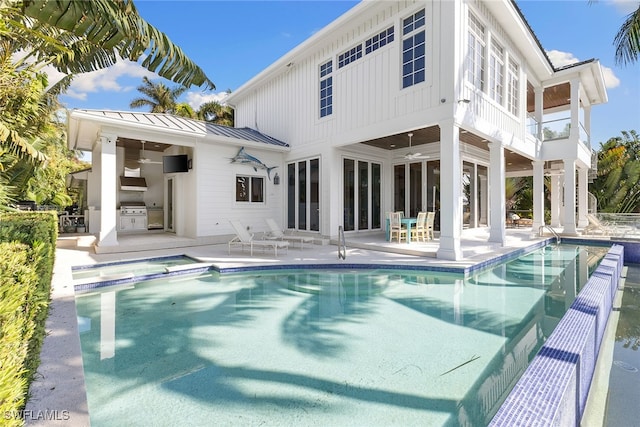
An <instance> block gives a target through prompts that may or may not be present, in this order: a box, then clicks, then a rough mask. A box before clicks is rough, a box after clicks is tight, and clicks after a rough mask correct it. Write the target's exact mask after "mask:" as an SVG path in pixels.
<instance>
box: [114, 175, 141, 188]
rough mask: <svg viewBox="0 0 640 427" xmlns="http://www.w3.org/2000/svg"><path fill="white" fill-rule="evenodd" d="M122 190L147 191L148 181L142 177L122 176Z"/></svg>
mask: <svg viewBox="0 0 640 427" xmlns="http://www.w3.org/2000/svg"><path fill="white" fill-rule="evenodd" d="M120 190H122V191H147V180H146V179H144V178H142V177H135V176H121V177H120Z"/></svg>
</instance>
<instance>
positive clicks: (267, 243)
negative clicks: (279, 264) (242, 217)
mask: <svg viewBox="0 0 640 427" xmlns="http://www.w3.org/2000/svg"><path fill="white" fill-rule="evenodd" d="M229 222H230V223H231V226H232V227H233V229H234V230H235V232H236V237H234V238H233V239H231V240H229V253H231V246H240V247H241V248H242V250H243V251H244V247H245V246H249V248H250V251H251V252H250V253H251V256H253V248H254V247H255V248H262V249H263V250H266V249H268V248H272V249H273V251H274V254H275V255H276V256H278V249H282V248H284V249H288V248H289V242H287V241H282V240H255V239H254V238H253V234H251V233H249V231H248V230H247V229H246V227H245V226H244V225H242V223H240V221H237V220H229Z"/></svg>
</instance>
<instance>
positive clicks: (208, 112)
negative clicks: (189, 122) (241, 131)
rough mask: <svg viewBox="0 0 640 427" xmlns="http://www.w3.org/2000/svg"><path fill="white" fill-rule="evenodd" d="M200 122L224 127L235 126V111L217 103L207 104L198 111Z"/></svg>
mask: <svg viewBox="0 0 640 427" xmlns="http://www.w3.org/2000/svg"><path fill="white" fill-rule="evenodd" d="M196 114H197V116H198V118H199V119H200V120H204V121H206V122H211V123H215V124H218V125H223V126H233V109H232V108H231V107H229V106H228V105H222V104H220V103H219V102H217V101H211V102H205V103H204V104H202V105H201V106H200V108H199V109H198V111H197V113H196Z"/></svg>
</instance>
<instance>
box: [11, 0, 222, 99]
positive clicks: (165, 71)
mask: <svg viewBox="0 0 640 427" xmlns="http://www.w3.org/2000/svg"><path fill="white" fill-rule="evenodd" d="M0 15H1V16H2V18H3V22H4V24H3V25H2V26H1V27H0V34H2V35H3V37H11V39H12V40H13V41H14V42H15V43H17V44H18V47H20V48H22V49H23V50H24V51H25V52H26V53H27V54H28V55H29V56H30V57H32V58H34V59H35V60H36V62H38V63H42V64H44V63H47V64H51V65H53V66H54V67H56V68H57V69H58V70H59V71H61V72H63V73H65V74H78V73H84V72H88V71H95V70H99V69H102V68H106V67H109V66H111V65H113V64H115V63H116V62H117V61H118V60H120V58H123V59H129V60H131V61H135V62H137V61H138V60H139V59H141V58H142V57H143V56H144V59H143V60H142V64H141V65H142V67H144V68H146V69H148V70H149V71H153V72H156V73H157V74H158V75H159V76H161V77H164V78H166V79H168V80H171V81H173V82H175V83H178V84H180V85H182V86H185V87H190V86H192V85H195V86H203V85H204V86H205V87H206V88H209V89H214V88H215V85H214V84H213V82H212V81H211V80H209V78H208V77H207V76H206V74H205V73H204V71H202V69H200V67H198V66H197V65H196V64H195V63H194V62H193V61H191V60H190V59H189V58H188V57H187V56H186V55H185V54H184V52H183V51H182V49H180V47H178V46H176V45H174V44H173V43H172V42H171V41H170V40H169V38H168V37H167V36H166V35H165V34H164V33H162V32H161V31H159V30H157V29H156V28H154V27H153V26H152V25H150V24H149V23H148V22H146V21H145V20H144V19H142V17H140V15H139V14H138V11H137V9H136V8H135V6H134V4H133V1H132V0H117V1H116V0H92V1H82V0H56V1H47V0H0Z"/></svg>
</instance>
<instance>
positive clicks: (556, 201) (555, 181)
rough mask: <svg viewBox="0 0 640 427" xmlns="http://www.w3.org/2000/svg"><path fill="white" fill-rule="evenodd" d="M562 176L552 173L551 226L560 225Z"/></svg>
mask: <svg viewBox="0 0 640 427" xmlns="http://www.w3.org/2000/svg"><path fill="white" fill-rule="evenodd" d="M561 196H562V192H561V186H560V176H558V175H555V174H554V175H551V226H552V227H560V207H561V205H562V199H561Z"/></svg>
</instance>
